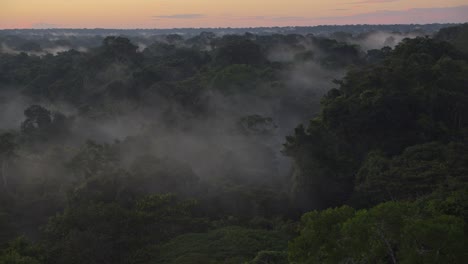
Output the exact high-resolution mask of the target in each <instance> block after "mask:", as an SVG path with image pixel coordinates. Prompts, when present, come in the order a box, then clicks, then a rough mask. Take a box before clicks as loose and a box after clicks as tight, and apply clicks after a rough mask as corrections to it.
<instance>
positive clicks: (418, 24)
mask: <svg viewBox="0 0 468 264" xmlns="http://www.w3.org/2000/svg"><path fill="white" fill-rule="evenodd" d="M463 24H468V21H466V22H447V23H443V22H434V23H421V24H420V23H416V24H415V23H388V24H386V23H384V24H320V25H310V26H293V25H291V26H270V27H268V26H262V27H179V28H177V27H174V28H101V27H96V28H80V27H63V28H62V27H52V28H0V31H3V30H70V29H71V30H97V29H100V30H180V29H262V28H313V27H325V26H338V27H339V26H425V25H463Z"/></svg>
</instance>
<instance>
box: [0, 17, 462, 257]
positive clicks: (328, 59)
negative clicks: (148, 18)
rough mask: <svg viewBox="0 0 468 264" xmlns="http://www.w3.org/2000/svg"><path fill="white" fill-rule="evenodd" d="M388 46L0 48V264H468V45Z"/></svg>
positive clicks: (244, 42) (188, 36) (449, 35)
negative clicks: (467, 247)
mask: <svg viewBox="0 0 468 264" xmlns="http://www.w3.org/2000/svg"><path fill="white" fill-rule="evenodd" d="M369 27H370V26H369ZM391 29H392V31H389V30H385V28H382V30H379V31H376V30H375V28H371V30H367V31H366V27H365V26H361V27H358V26H354V27H350V28H345V27H342V28H340V27H337V28H331V29H329V28H326V30H327V33H326V34H310V33H305V32H300V31H301V30H306V29H300V28H298V29H296V30H297V31H299V32H274V33H271V32H270V33H268V32H266V31H267V30H266V29H263V30H262V31H260V30H259V31H258V32H249V33H245V31H243V32H241V29H239V32H222V31H221V30H220V29H218V30H216V31H213V32H208V31H203V32H198V31H190V32H189V33H187V32H185V33H183V34H182V33H180V34H176V33H177V32H176V33H171V32H161V33H160V34H159V33H158V34H156V33H154V32H153V33H154V34H152V33H151V32H144V31H143V33H144V34H143V33H141V32H140V33H135V32H134V33H131V31H122V32H118V33H119V34H112V32H107V33H106V32H104V31H103V32H104V33H103V32H101V33H100V31H99V30H95V31H92V30H90V31H89V32H87V31H84V30H83V31H79V30H78V31H75V32H74V33H70V32H67V31H66V30H56V31H47V30H44V31H40V30H37V31H34V30H30V31H29V30H25V31H8V30H7V31H1V32H0V263H1V264H85V263H86V264H151V263H154V264H159V263H160V264H166V263H167V264H189V263H190V264H192V263H195V264H197V263H198V264H216V263H225V264H287V263H291V264H306V263H330V264H331V263H343V264H344V263H348V264H351V263H382V264H384V263H391V264H396V263H408V264H409V263H416V264H418V263H420V264H425V263H434V264H435V263H447V264H448V263H454V264H456V263H464V262H465V261H466V260H467V259H468V253H467V252H468V251H467V250H466V243H467V242H468V236H467V224H466V223H467V218H468V185H467V183H468V48H467V47H468V25H467V24H464V25H456V26H453V25H452V26H449V27H443V26H442V25H431V26H425V27H424V26H422V28H417V29H414V30H409V26H406V27H405V26H401V27H400V29H401V31H398V29H399V28H398V27H397V26H395V28H393V27H392V28H391ZM187 30H188V29H187ZM316 30H325V28H317V29H316ZM332 30H335V31H332ZM425 30H426V31H425Z"/></svg>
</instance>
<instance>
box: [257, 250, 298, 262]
mask: <svg viewBox="0 0 468 264" xmlns="http://www.w3.org/2000/svg"><path fill="white" fill-rule="evenodd" d="M248 263H249V264H288V263H289V262H288V254H287V253H286V252H284V251H260V252H258V254H257V256H256V257H255V258H254V259H253V260H252V261H250V262H248Z"/></svg>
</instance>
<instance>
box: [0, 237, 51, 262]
mask: <svg viewBox="0 0 468 264" xmlns="http://www.w3.org/2000/svg"><path fill="white" fill-rule="evenodd" d="M0 263H2V264H42V263H45V262H44V260H43V255H42V252H41V250H40V249H39V248H37V246H34V245H32V244H31V243H30V242H29V241H27V240H26V239H25V238H24V237H19V238H17V239H15V240H13V241H12V242H11V243H10V244H9V246H8V247H7V248H5V249H3V250H2V251H0Z"/></svg>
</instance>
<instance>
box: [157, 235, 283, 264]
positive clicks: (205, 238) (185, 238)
mask: <svg viewBox="0 0 468 264" xmlns="http://www.w3.org/2000/svg"><path fill="white" fill-rule="evenodd" d="M286 242H287V236H285V235H284V234H282V233H280V232H278V231H268V230H256V229H246V228H241V227H235V226H232V227H225V228H221V229H216V230H213V231H210V232H208V233H196V234H186V235H182V236H179V237H177V238H175V239H172V240H171V241H169V242H168V243H167V244H164V245H162V246H161V247H159V248H158V249H157V253H155V256H156V257H155V259H154V261H153V262H152V263H167V264H169V263H220V262H221V263H243V262H245V261H248V260H251V259H253V258H254V257H255V256H256V255H257V253H258V252H260V251H262V250H269V251H281V250H284V249H285V248H286V245H287V243H286ZM264 254H265V253H262V254H261V255H264ZM273 255H274V254H273ZM269 263H270V262H269ZM271 263H276V262H271Z"/></svg>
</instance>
